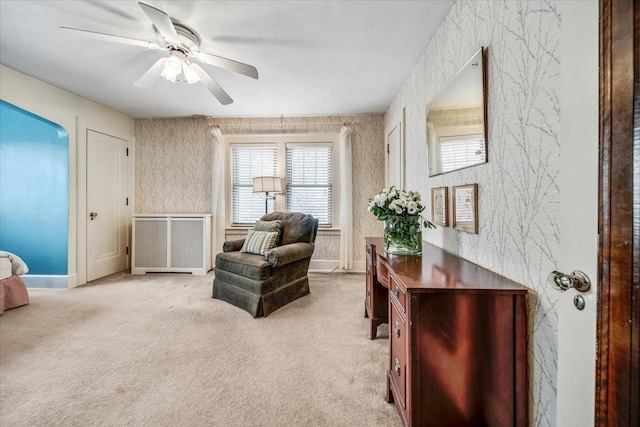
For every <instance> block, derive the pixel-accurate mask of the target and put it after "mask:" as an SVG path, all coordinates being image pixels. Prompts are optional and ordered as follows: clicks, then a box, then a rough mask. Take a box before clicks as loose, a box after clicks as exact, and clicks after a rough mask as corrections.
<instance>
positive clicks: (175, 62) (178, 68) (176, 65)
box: [160, 56, 182, 83]
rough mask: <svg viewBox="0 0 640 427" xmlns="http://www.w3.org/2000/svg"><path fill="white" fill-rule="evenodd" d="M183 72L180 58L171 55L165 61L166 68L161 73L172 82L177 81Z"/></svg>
mask: <svg viewBox="0 0 640 427" xmlns="http://www.w3.org/2000/svg"><path fill="white" fill-rule="evenodd" d="M181 72H182V63H181V61H180V59H178V58H176V57H175V56H170V57H169V58H168V59H167V61H166V62H165V63H164V68H163V69H162V72H161V73H160V75H161V76H162V77H164V78H165V79H167V80H169V81H170V82H172V83H175V82H176V79H177V78H178V76H179V75H180V73H181Z"/></svg>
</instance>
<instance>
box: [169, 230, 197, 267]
mask: <svg viewBox="0 0 640 427" xmlns="http://www.w3.org/2000/svg"><path fill="white" fill-rule="evenodd" d="M203 226H204V223H203V222H202V220H201V219H197V220H191V219H180V220H172V221H171V268H197V267H202V262H203V261H202V260H203V257H204V253H203V243H204V242H203V238H204V237H203V236H204V235H203Z"/></svg>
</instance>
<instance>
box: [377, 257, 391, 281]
mask: <svg viewBox="0 0 640 427" xmlns="http://www.w3.org/2000/svg"><path fill="white" fill-rule="evenodd" d="M376 264H377V267H378V268H377V273H378V274H377V276H378V282H380V283H381V284H382V285H383V286H384V287H387V288H388V287H389V266H388V265H387V263H386V262H384V261H383V260H381V259H379V258H378V262H377V263H376Z"/></svg>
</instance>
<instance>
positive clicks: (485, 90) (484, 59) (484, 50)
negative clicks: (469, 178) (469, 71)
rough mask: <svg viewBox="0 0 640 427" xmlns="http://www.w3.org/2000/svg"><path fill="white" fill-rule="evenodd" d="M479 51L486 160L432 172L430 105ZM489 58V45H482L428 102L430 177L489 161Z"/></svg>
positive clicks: (426, 122) (426, 137)
mask: <svg viewBox="0 0 640 427" xmlns="http://www.w3.org/2000/svg"><path fill="white" fill-rule="evenodd" d="M478 53H481V55H480V58H481V60H482V64H481V68H482V110H483V111H482V120H483V123H482V127H483V133H484V150H485V156H484V157H485V160H484V161H483V162H481V163H475V164H473V165H469V166H463V167H460V168H457V169H453V170H450V171H446V172H439V173H434V174H431V173H430V172H429V164H428V163H429V162H430V157H429V156H430V154H431V153H430V150H429V135H428V133H429V130H428V122H429V105H430V104H431V103H432V102H433V101H434V100H435V99H436V98H438V96H440V94H442V93H443V92H444V91H445V90H446V89H447V87H449V85H451V83H453V82H454V81H455V79H456V77H458V75H459V74H460V73H461V72H462V70H464V69H465V68H466V67H467V65H469V64H470V63H471V61H473V58H475V57H476V55H477V54H478ZM487 58H488V47H487V46H482V47H480V49H478V50H477V51H475V52H474V53H473V55H472V56H471V58H470V59H469V60H468V61H467V62H465V64H464V65H463V66H462V67H461V68H460V69H459V70H458V71H457V72H456V73H455V74H454V75H453V77H451V78H450V79H449V81H447V84H445V85H444V86H443V87H442V89H440V90H439V91H438V93H437V94H435V95H434V96H433V97H432V98H431V100H429V102H428V103H427V109H426V114H425V124H426V125H427V126H426V132H425V139H426V143H427V144H426V145H427V159H428V160H427V176H428V177H429V178H431V177H434V176H438V175H443V174H446V173H450V172H455V171H459V170H462V169H467V168H471V167H474V166H478V165H483V164H485V163H488V162H489V132H488V123H489V120H488V114H487V110H488V92H489V87H488V86H489V85H488V77H487V62H488V61H487Z"/></svg>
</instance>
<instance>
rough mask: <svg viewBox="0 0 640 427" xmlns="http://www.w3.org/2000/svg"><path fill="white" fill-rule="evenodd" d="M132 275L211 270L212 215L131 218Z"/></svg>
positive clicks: (140, 216) (198, 272)
mask: <svg viewBox="0 0 640 427" xmlns="http://www.w3.org/2000/svg"><path fill="white" fill-rule="evenodd" d="M132 237H133V239H132V240H133V253H132V261H131V274H145V273H147V272H181V273H192V274H198V275H204V274H207V272H208V271H209V270H211V215H191V214H172V215H160V214H150V215H134V216H133V236H132Z"/></svg>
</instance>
